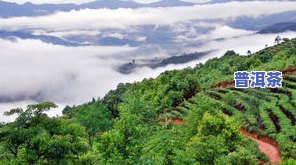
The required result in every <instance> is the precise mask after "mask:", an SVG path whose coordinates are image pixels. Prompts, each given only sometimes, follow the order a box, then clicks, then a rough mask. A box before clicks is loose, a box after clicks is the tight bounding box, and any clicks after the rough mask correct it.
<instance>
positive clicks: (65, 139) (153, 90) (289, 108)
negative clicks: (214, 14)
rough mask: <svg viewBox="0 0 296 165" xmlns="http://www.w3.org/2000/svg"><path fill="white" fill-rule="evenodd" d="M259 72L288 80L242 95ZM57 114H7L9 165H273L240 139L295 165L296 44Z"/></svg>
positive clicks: (166, 77)
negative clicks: (239, 78) (242, 76)
mask: <svg viewBox="0 0 296 165" xmlns="http://www.w3.org/2000/svg"><path fill="white" fill-rule="evenodd" d="M252 70H264V71H273V70H281V71H282V72H283V73H284V81H283V88H279V89H257V88H252V89H236V88H234V82H233V73H234V72H236V71H252ZM54 107H56V105H55V104H54V103H51V102H45V103H40V104H36V105H29V106H28V107H27V109H20V108H18V109H13V110H11V111H10V112H7V113H6V115H12V114H17V115H18V118H17V119H16V121H15V122H12V123H7V124H2V125H1V126H0V141H1V143H0V162H1V164H110V165H111V164H112V165H114V164H116V165H124V164H126V165H129V164H141V165H142V164H143V165H150V164H151V165H154V164H155V165H162V164H163V165H171V164H176V165H183V164H188V165H191V164H195V165H198V164H201V165H205V164H221V165H225V164H234V165H254V164H264V163H268V162H269V160H268V157H267V156H266V155H265V154H263V153H261V152H260V151H259V149H258V146H257V144H256V142H255V141H254V140H252V139H250V138H248V137H246V136H245V135H243V134H242V133H241V131H247V132H250V133H254V134H256V135H257V136H258V137H266V138H270V139H273V140H274V143H275V144H274V145H275V146H277V147H278V148H279V150H280V152H281V158H282V163H283V164H291V165H292V164H296V126H295V124H296V39H292V40H290V41H288V40H286V41H285V42H283V43H279V44H277V45H275V46H272V47H267V48H265V49H263V50H261V51H259V52H256V53H254V54H252V55H249V56H240V55H238V54H236V53H235V52H233V51H228V52H226V53H225V55H224V56H223V57H221V58H215V59H211V60H209V61H207V62H206V63H205V64H197V65H196V66H195V67H194V68H186V69H183V70H174V71H167V72H164V73H162V74H161V75H159V76H158V77H157V78H155V79H144V80H143V81H142V82H135V83H128V84H119V85H118V87H117V89H115V90H111V91H110V92H109V93H108V94H107V95H106V96H105V97H104V98H101V99H93V100H92V101H91V102H89V103H85V104H82V105H77V106H73V107H69V106H68V107H66V108H65V109H64V111H63V114H64V116H63V117H57V118H49V117H48V116H47V115H46V114H45V111H47V110H50V109H51V108H54Z"/></svg>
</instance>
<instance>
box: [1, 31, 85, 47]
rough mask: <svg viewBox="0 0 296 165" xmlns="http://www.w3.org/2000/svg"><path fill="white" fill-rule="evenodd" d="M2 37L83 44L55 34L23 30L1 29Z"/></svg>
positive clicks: (63, 43) (68, 44)
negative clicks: (40, 33)
mask: <svg viewBox="0 0 296 165" xmlns="http://www.w3.org/2000/svg"><path fill="white" fill-rule="evenodd" d="M0 38H4V39H11V38H21V39H37V40H41V41H43V42H46V43H51V44H55V45H64V46H80V45H81V44H78V43H74V42H71V41H67V40H63V39H61V38H58V37H54V36H47V35H34V34H31V33H29V32H22V31H15V32H10V31H4V30H0Z"/></svg>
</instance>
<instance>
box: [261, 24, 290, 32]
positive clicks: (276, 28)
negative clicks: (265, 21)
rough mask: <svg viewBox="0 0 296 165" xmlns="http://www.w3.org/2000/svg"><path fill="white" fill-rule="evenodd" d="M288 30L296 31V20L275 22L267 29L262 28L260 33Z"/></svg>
mask: <svg viewBox="0 0 296 165" xmlns="http://www.w3.org/2000/svg"><path fill="white" fill-rule="evenodd" d="M288 30H290V31H296V22H283V23H278V24H274V25H272V26H269V27H267V28H265V29H262V30H260V31H259V32H258V33H260V34H266V33H281V32H285V31H288Z"/></svg>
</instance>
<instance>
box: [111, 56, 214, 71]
mask: <svg viewBox="0 0 296 165" xmlns="http://www.w3.org/2000/svg"><path fill="white" fill-rule="evenodd" d="M211 52H212V51H207V52H194V53H188V54H183V55H178V56H172V57H168V58H165V59H151V60H150V61H149V62H147V63H145V64H137V62H136V61H132V62H128V63H125V64H123V65H121V66H119V67H118V68H117V71H118V72H120V73H122V74H130V73H132V72H133V71H135V69H136V68H140V67H149V68H152V69H155V68H159V67H165V66H167V65H170V64H175V65H176V64H185V63H188V62H191V61H194V60H198V59H200V58H202V57H204V56H206V55H208V54H209V53H211Z"/></svg>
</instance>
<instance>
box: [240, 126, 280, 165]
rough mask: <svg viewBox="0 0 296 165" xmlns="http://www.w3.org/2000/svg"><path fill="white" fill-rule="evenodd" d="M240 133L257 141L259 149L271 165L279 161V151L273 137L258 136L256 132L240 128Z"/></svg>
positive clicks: (275, 164)
mask: <svg viewBox="0 0 296 165" xmlns="http://www.w3.org/2000/svg"><path fill="white" fill-rule="evenodd" d="M241 133H242V134H243V135H245V136H247V137H249V138H251V139H252V140H254V141H256V142H257V144H258V147H259V150H260V151H261V152H263V153H264V154H265V155H266V156H267V157H268V158H269V160H270V162H271V164H272V165H277V164H279V163H280V162H281V154H280V151H279V149H278V147H277V145H276V142H275V141H274V140H273V139H270V138H266V137H265V138H258V136H257V135H256V134H254V133H250V132H248V131H246V130H242V131H241Z"/></svg>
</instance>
